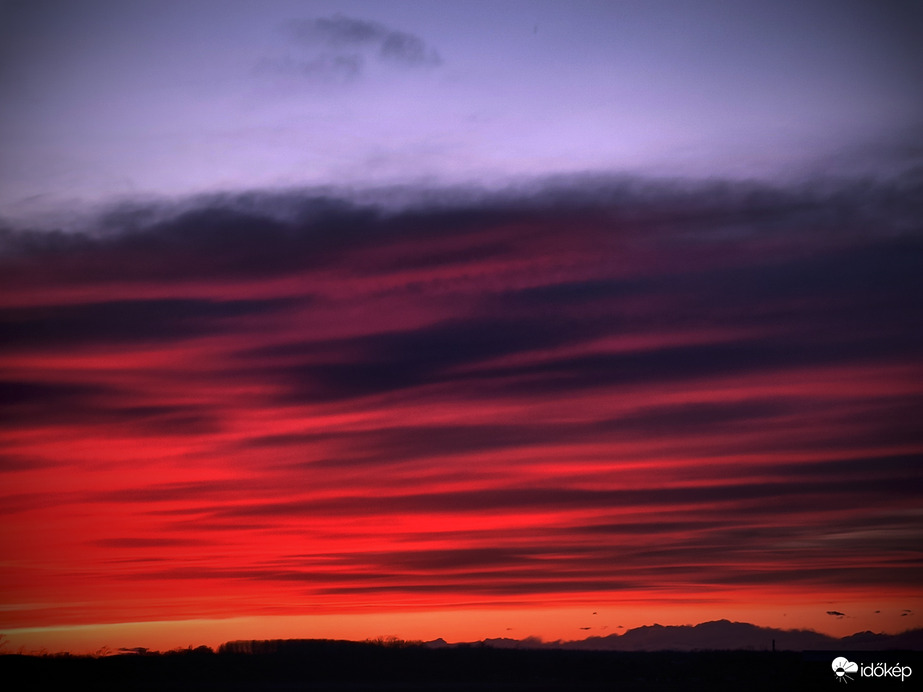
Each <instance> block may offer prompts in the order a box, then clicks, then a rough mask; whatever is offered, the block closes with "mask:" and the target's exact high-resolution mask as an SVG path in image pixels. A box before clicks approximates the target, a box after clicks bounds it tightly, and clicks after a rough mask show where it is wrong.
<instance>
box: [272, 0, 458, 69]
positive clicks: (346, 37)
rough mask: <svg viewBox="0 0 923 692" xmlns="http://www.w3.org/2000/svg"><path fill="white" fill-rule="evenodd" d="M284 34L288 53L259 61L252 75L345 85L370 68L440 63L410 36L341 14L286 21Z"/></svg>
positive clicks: (432, 51)
mask: <svg viewBox="0 0 923 692" xmlns="http://www.w3.org/2000/svg"><path fill="white" fill-rule="evenodd" d="M284 34H285V36H286V38H287V40H288V45H289V46H291V50H290V51H289V52H286V53H284V54H282V55H276V56H266V57H264V58H262V59H261V60H260V62H259V63H258V65H257V71H258V72H260V73H272V74H281V75H286V76H293V77H300V78H304V79H307V80H311V81H319V82H327V83H346V82H351V81H353V80H355V79H357V78H358V77H360V76H362V75H363V74H365V73H367V71H368V68H369V67H370V66H372V67H378V66H388V67H395V68H398V69H419V68H432V67H437V66H439V65H441V64H442V58H441V57H440V55H439V53H438V52H437V51H436V49H435V48H433V47H431V46H429V45H428V44H427V43H426V42H425V41H424V40H423V39H422V38H420V37H419V36H416V35H415V34H412V33H409V32H406V31H400V30H397V29H393V28H391V27H388V26H386V25H384V24H381V23H379V22H374V21H369V20H366V19H357V18H352V17H346V16H344V15H341V14H336V15H333V16H330V17H317V18H312V19H292V20H290V21H289V22H287V23H286V24H285V26H284Z"/></svg>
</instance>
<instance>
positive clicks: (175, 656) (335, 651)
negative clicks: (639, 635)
mask: <svg viewBox="0 0 923 692" xmlns="http://www.w3.org/2000/svg"><path fill="white" fill-rule="evenodd" d="M262 644H264V645H266V644H272V645H271V646H264V647H263V648H262V649H261V648H260V647H256V648H255V649H254V650H253V651H252V652H249V653H248V652H242V651H230V650H227V649H226V648H225V649H223V650H221V651H219V652H218V653H215V652H212V651H211V650H210V649H207V648H204V647H203V648H200V649H195V650H186V651H178V652H168V653H158V654H149V653H143V654H122V655H117V656H107V657H101V658H93V657H79V656H63V655H58V656H23V655H6V656H0V675H2V676H3V677H2V679H3V680H5V681H7V683H13V685H14V686H13V687H11V688H10V689H18V690H70V689H80V688H86V689H93V690H180V691H185V690H206V691H207V690H240V691H241V692H244V691H246V692H251V691H254V692H255V691H258V690H267V691H283V690H285V691H288V690H317V691H319V692H326V691H333V690H337V691H340V692H358V691H365V692H376V691H383V690H410V691H423V690H496V691H498V692H499V691H510V692H513V691H516V692H519V691H526V690H534V691H551V690H626V691H633V690H655V691H656V690H773V691H774V692H778V691H779V690H785V689H786V688H789V689H793V688H798V689H818V690H823V689H838V688H839V686H838V685H837V682H838V680H837V678H836V676H835V675H834V673H833V671H832V669H831V665H830V664H831V661H832V660H833V659H834V658H835V657H836V656H837V655H838V653H837V652H804V653H801V652H766V651H762V652H751V651H715V652H631V653H626V652H604V651H566V650H504V649H494V648H490V647H485V646H477V645H475V646H466V647H459V648H445V649H430V648H426V647H424V646H419V645H407V644H403V645H399V646H395V645H390V646H388V645H380V644H370V643H357V642H333V641H297V642H296V641H292V642H275V643H267V642H264V643H262ZM850 660H854V661H868V662H870V663H872V662H887V663H890V664H892V665H893V664H897V663H900V664H901V665H902V666H910V667H911V668H912V669H913V670H914V671H915V673H916V676H919V677H918V678H917V679H908V680H905V681H904V682H903V683H902V682H901V680H899V679H879V680H871V679H858V676H855V677H856V678H857V679H854V680H853V681H854V682H856V683H859V686H860V687H861V688H862V689H884V688H891V689H895V690H897V689H903V690H909V689H914V688H916V687H917V685H918V683H919V681H920V680H919V678H923V654H921V652H906V651H900V652H899V651H887V652H881V651H878V652H870V653H869V654H867V655H866V654H863V653H861V652H852V653H851V654H850ZM13 681H15V682H13Z"/></svg>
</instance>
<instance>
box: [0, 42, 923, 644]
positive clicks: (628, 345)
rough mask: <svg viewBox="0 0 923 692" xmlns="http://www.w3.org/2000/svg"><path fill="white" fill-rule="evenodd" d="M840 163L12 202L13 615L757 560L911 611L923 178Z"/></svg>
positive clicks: (556, 579) (16, 619)
mask: <svg viewBox="0 0 923 692" xmlns="http://www.w3.org/2000/svg"><path fill="white" fill-rule="evenodd" d="M354 28H355V29H356V30H357V31H358V29H359V28H361V27H354ZM845 189H846V190H848V191H849V192H848V194H847V192H844V188H840V187H835V186H834V187H829V186H828V187H825V186H821V185H815V186H808V187H802V188H793V189H783V188H768V187H760V186H755V185H752V184H740V185H722V186H716V185H713V184H702V185H692V184H684V185H679V184H664V183H651V182H650V181H641V180H625V179H622V180H600V179H596V180H595V182H593V183H592V184H589V183H588V181H587V179H585V178H583V179H571V180H563V181H558V182H557V183H556V184H545V185H540V186H536V187H534V188H529V189H522V190H520V191H519V192H516V193H513V192H509V193H498V192H495V193H490V194H486V193H485V194H480V193H476V192H472V191H470V190H469V191H459V190H455V191H441V192H438V191H431V193H430V194H429V195H424V194H422V193H421V194H420V195H419V196H418V197H417V198H413V197H412V196H405V198H404V201H403V202H402V203H401V204H396V203H394V201H393V199H394V197H393V196H392V197H391V199H390V200H389V199H388V197H389V196H388V195H387V194H384V193H382V194H381V195H380V196H379V198H378V199H375V198H374V195H369V196H367V197H366V198H365V199H364V200H359V199H357V198H356V197H352V198H350V197H349V196H347V195H343V196H336V195H333V194H329V193H327V194H318V193H316V192H313V193H312V192H310V191H306V192H291V191H290V192H286V193H251V194H247V195H226V196H220V197H219V196H213V197H199V198H190V199H186V200H182V201H175V202H172V203H161V204H151V205H146V206H145V205H140V204H139V205H136V206H132V205H122V206H121V207H119V208H114V209H112V210H110V211H109V212H107V213H104V214H102V215H101V216H100V217H99V221H98V224H97V225H96V226H94V227H91V228H90V230H89V231H87V232H85V233H82V234H81V233H76V232H57V233H55V232H51V233H41V232H37V231H30V230H25V229H16V228H8V229H7V230H6V231H4V234H3V237H2V248H3V250H2V252H3V255H2V259H0V263H2V268H0V269H2V271H0V329H2V332H3V338H2V340H0V383H2V384H0V412H2V416H3V420H4V423H3V424H2V425H0V454H2V456H3V458H4V461H3V463H2V464H0V474H2V475H3V476H4V480H5V484H4V490H3V492H2V493H0V495H2V499H3V501H2V503H0V504H2V506H3V507H4V516H5V522H6V525H7V526H10V527H17V531H18V532H19V533H18V534H17V535H15V536H14V535H11V534H10V533H7V534H6V537H5V538H4V541H5V543H4V550H5V551H6V553H7V554H8V555H10V559H11V560H14V561H15V563H16V565H17V568H16V571H15V574H12V573H9V572H8V573H7V575H6V576H5V577H4V578H5V579H7V580H8V583H5V586H4V592H5V593H6V594H7V595H8V598H9V599H11V600H12V601H13V602H16V603H20V604H23V607H22V608H21V609H18V610H15V611H8V613H7V615H5V617H6V618H7V619H6V620H5V621H4V624H5V626H7V627H14V626H22V625H23V624H24V623H30V624H31V625H33V626H34V625H35V623H45V624H53V623H56V622H61V621H65V620H66V621H80V620H81V618H83V619H86V618H101V617H106V618H108V619H113V620H118V619H124V618H128V617H136V616H137V613H136V611H135V610H133V609H135V606H134V605H133V601H131V597H130V596H129V594H130V593H134V592H136V590H137V589H138V588H142V586H143V588H144V589H145V590H146V591H147V592H149V593H151V594H152V599H151V601H150V602H149V605H150V607H152V608H153V607H154V605H153V604H156V607H157V608H158V609H160V610H161V611H162V612H165V613H168V614H169V616H170V617H171V618H195V617H203V616H205V615H208V616H213V615H214V614H215V612H216V610H215V608H218V610H220V604H218V603H217V601H214V600H212V597H214V598H217V597H218V595H221V597H222V599H223V601H227V602H230V601H233V602H246V603H248V604H250V605H248V606H247V607H248V608H250V609H251V611H252V612H254V613H258V612H263V611H264V609H268V608H274V607H277V606H276V605H275V604H278V603H285V604H286V608H288V609H289V610H290V611H291V612H301V611H306V610H310V609H311V608H314V607H318V605H319V604H325V603H329V602H331V601H338V599H347V600H349V599H360V600H361V602H362V603H363V604H364V605H365V606H367V607H370V608H373V609H379V610H383V611H387V610H388V609H394V608H400V607H403V606H402V604H407V603H414V604H416V605H418V606H420V607H428V606H435V605H438V606H439V607H451V606H452V604H460V603H472V602H476V603H479V604H482V605H484V606H485V607H491V606H497V605H499V604H506V605H509V604H511V603H512V604H523V603H542V604H548V603H553V604H557V605H568V604H574V603H578V602H579V603H585V602H587V601H588V600H592V601H593V602H594V603H615V602H619V601H620V599H629V600H632V599H633V600H636V601H642V600H644V599H649V598H665V599H675V600H676V601H677V602H696V603H704V602H707V601H708V600H709V599H714V600H716V601H720V602H722V603H727V602H732V601H734V599H738V600H740V601H743V600H746V599H754V601H753V602H756V600H758V594H762V593H764V592H765V591H766V590H767V589H772V590H774V592H782V593H784V594H787V596H786V597H788V598H791V599H792V600H799V601H804V600H805V599H816V602H817V603H818V604H823V603H827V602H837V597H838V595H839V596H843V597H844V598H845V597H846V596H847V595H855V594H857V593H859V594H866V595H868V597H869V599H873V597H874V600H875V602H876V603H888V604H891V605H890V606H889V607H891V608H892V609H894V612H898V610H899V609H898V608H897V606H896V605H894V603H893V602H897V601H900V602H901V606H903V605H904V604H906V603H907V602H908V601H907V600H906V599H907V598H909V597H910V596H911V595H912V594H914V593H916V588H917V587H916V585H917V584H919V583H920V579H921V577H923V562H921V559H920V554H919V550H918V546H919V541H920V538H921V536H920V529H919V510H918V504H919V497H920V494H921V492H923V477H921V475H920V470H919V469H920V468H921V467H920V460H921V454H923V438H921V435H920V431H919V425H918V417H919V416H918V411H919V406H920V401H921V391H920V386H919V382H920V355H921V351H923V333H921V327H920V325H921V324H923V319H921V318H923V315H921V306H923V282H921V280H920V277H919V272H918V267H919V266H920V263H921V259H923V243H921V238H920V235H919V228H917V227H916V226H914V224H912V223H910V222H909V221H908V219H909V218H910V215H909V214H908V210H909V209H913V208H914V205H918V204H919V202H918V201H917V200H919V199H921V198H923V195H920V194H919V192H920V190H919V180H917V179H915V178H912V177H908V178H905V179H903V180H901V181H900V182H899V183H895V184H893V185H891V186H888V185H884V184H882V185H881V186H879V187H874V186H872V187H867V188H861V187H851V188H845ZM405 192H406V191H405ZM75 571H76V573H78V574H79V575H80V576H79V578H75V577H74V576H73V575H74V573H75ZM139 585H142V586H139ZM103 591H104V592H105V597H100V596H99V595H98V594H99V593H100V592H103ZM203 593H208V594H210V595H211V596H210V597H209V598H210V600H208V602H207V604H206V603H205V602H203V601H201V600H200V596H201V594H203ZM820 593H822V594H823V595H822V596H818V595H817V594H820ZM94 594H97V595H95V596H94ZM902 599H904V600H902ZM29 603H56V604H57V605H51V606H48V607H44V606H43V607H42V608H37V609H31V610H30V606H28V604H29ZM197 604H198V605H197ZM824 610H826V609H825V608H821V607H817V608H816V611H817V612H820V613H822V612H823V611H824ZM206 611H207V612H206ZM133 612H135V615H131V613H133ZM101 613H102V615H101ZM235 614H237V615H239V614H240V613H239V612H236V611H235ZM717 615H722V613H716V616H717ZM821 617H823V616H821Z"/></svg>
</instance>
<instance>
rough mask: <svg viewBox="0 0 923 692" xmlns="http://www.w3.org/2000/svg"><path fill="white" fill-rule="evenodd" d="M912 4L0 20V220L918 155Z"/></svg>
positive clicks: (57, 10) (208, 5)
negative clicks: (250, 195) (259, 193)
mask: <svg viewBox="0 0 923 692" xmlns="http://www.w3.org/2000/svg"><path fill="white" fill-rule="evenodd" d="M921 12H923V10H921V9H920V5H919V3H915V2H874V3H873V2H849V1H843V0H838V1H836V2H828V1H818V0H811V1H809V2H797V3H766V2H759V3H754V2H714V1H711V2H695V3H688V2H622V1H618V2H577V3H563V2H500V3H497V2H452V3H449V2H438V3H436V2H349V1H342V0H337V1H317V2H288V1H277V2H243V1H239V0H238V1H232V2H227V1H224V0H222V1H220V2H219V1H217V0H204V1H203V0H198V1H193V2H163V1H157V2H148V1H142V2H130V3H124V2H115V1H99V2H96V1H81V2H48V1H45V0H38V1H30V2H3V3H0V59H2V63H0V64H2V70H0V102H2V103H3V104H4V106H3V108H2V109H0V145H2V151H3V154H2V156H0V215H2V216H5V217H6V218H8V219H17V218H23V217H26V218H29V217H31V218H37V216H36V215H37V214H40V213H47V212H49V211H53V210H55V209H59V208H61V207H62V205H66V206H67V208H68V209H71V210H73V208H74V207H73V205H74V203H75V202H89V203H93V202H99V201H108V200H111V199H112V198H113V197H118V198H125V197H137V196H141V197H144V196H150V195H154V196H165V195H166V196H175V195H187V194H191V193H198V192H203V191H216V190H220V191H228V190H243V189H253V188H267V187H279V186H286V187H289V186H301V185H328V186H334V187H336V188H349V187H353V188H355V187H360V188H361V187H367V186H370V185H388V184H394V183H401V184H419V183H420V182H425V183H426V184H428V185H444V184H459V183H463V184H467V183H474V184H477V185H482V186H488V187H493V186H497V185H502V184H505V183H508V182H509V181H510V180H517V179H523V178H534V177H536V176H544V175H548V174H560V173H565V174H566V173H571V172H584V171H605V172H624V173H629V174H633V173H642V174H653V175H659V176H680V177H686V176H691V177H702V176H705V177H760V178H767V177H769V178H773V177H779V176H783V177H786V178H791V177H796V178H799V177H803V176H809V175H815V174H817V173H823V174H831V173H833V174H839V173H847V174H855V173H867V172H872V173H876V174H877V173H893V172H895V169H899V168H900V167H902V166H906V165H907V164H908V162H913V161H914V160H916V158H917V157H918V156H919V152H920V138H919V136H916V137H915V136H914V133H915V132H916V133H919V132H920V131H921V129H923V96H921V93H923V90H921V89H920V88H919V85H920V84H921V83H923V49H921V48H920V46H921V45H923V41H921V40H920V37H919V29H918V28H919V27H920V26H921V25H923V18H921Z"/></svg>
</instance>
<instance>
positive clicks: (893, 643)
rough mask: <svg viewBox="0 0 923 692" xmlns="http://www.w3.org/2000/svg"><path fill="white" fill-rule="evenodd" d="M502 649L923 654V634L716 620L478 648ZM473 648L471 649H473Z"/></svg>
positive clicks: (495, 642)
mask: <svg viewBox="0 0 923 692" xmlns="http://www.w3.org/2000/svg"><path fill="white" fill-rule="evenodd" d="M474 644H480V645H483V646H490V647H494V648H499V649H575V650H584V651H739V650H745V651H771V650H772V649H773V647H775V649H776V650H777V651H883V650H888V649H901V650H911V651H923V629H916V630H908V631H906V632H902V633H900V634H876V633H874V632H867V631H866V632H857V633H856V634H852V635H849V636H848V637H842V638H840V639H838V638H836V637H830V636H827V635H826V634H820V633H818V632H812V631H810V630H780V629H773V628H770V627H757V626H756V625H751V624H749V623H746V622H730V621H729V620H716V621H713V622H703V623H702V624H699V625H675V626H673V625H671V626H666V627H665V626H663V625H648V626H644V627H637V628H635V629H630V630H626V631H625V633H624V634H610V635H609V636H607V637H588V638H587V639H582V640H577V641H555V642H541V641H540V640H538V639H535V638H532V637H530V638H528V639H524V640H519V639H507V638H499V639H485V640H483V641H481V642H474ZM425 645H426V646H428V647H431V648H442V647H449V646H464V645H460V644H448V643H446V642H445V640H443V639H436V640H435V641H431V642H426V644H425ZM470 645H471V644H468V646H470Z"/></svg>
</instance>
